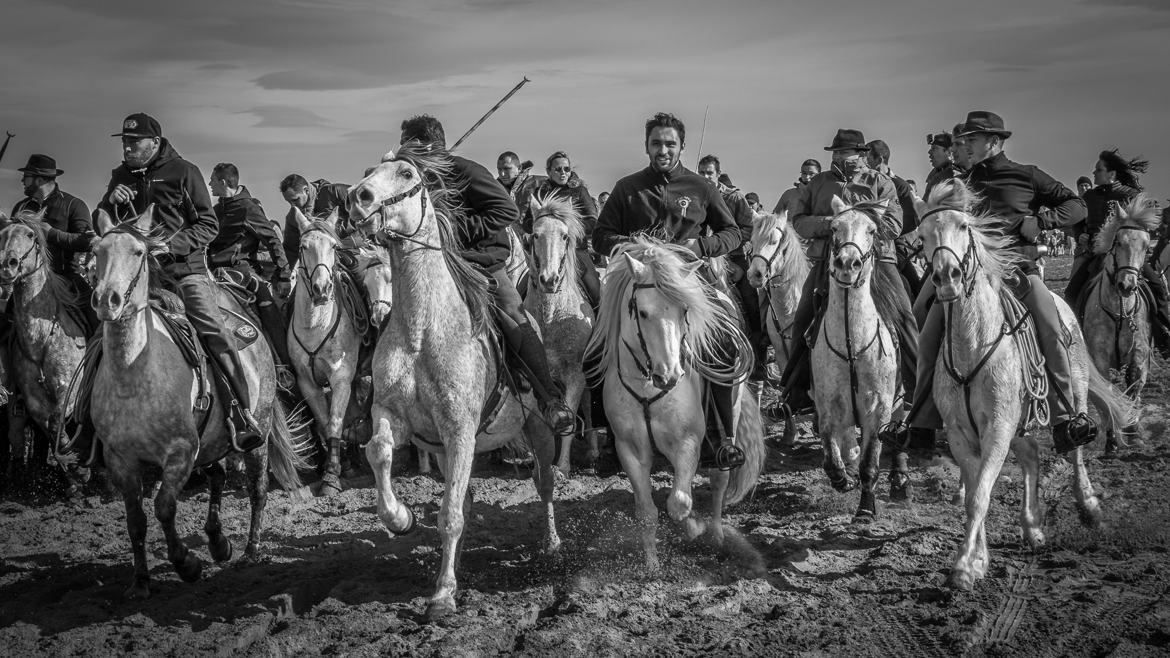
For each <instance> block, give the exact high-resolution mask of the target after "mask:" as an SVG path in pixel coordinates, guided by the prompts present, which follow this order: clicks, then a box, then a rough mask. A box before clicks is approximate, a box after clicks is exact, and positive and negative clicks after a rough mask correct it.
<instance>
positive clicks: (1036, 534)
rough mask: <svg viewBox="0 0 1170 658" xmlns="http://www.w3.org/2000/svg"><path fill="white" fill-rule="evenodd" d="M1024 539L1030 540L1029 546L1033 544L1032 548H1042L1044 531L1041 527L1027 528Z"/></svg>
mask: <svg viewBox="0 0 1170 658" xmlns="http://www.w3.org/2000/svg"><path fill="white" fill-rule="evenodd" d="M1024 540H1025V541H1027V542H1028V546H1031V547H1032V548H1040V547H1041V546H1043V545H1044V531H1043V530H1041V529H1040V528H1032V529H1030V530H1025V531H1024Z"/></svg>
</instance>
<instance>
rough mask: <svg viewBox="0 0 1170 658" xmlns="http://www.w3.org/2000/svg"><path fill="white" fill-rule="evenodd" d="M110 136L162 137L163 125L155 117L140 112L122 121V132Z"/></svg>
mask: <svg viewBox="0 0 1170 658" xmlns="http://www.w3.org/2000/svg"><path fill="white" fill-rule="evenodd" d="M110 137H162V126H160V125H159V124H158V121H157V120H156V119H155V118H154V117H152V116H150V115H149V114H146V113H145V112H139V113H138V114H131V115H130V116H128V117H126V119H125V120H124V121H123V122H122V132H120V133H114V134H113V135H110Z"/></svg>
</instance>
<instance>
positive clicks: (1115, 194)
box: [1072, 183, 1141, 241]
mask: <svg viewBox="0 0 1170 658" xmlns="http://www.w3.org/2000/svg"><path fill="white" fill-rule="evenodd" d="M1139 193H1141V190H1140V189H1138V188H1135V187H1129V186H1127V185H1122V184H1121V183H1116V184H1113V185H1099V186H1097V187H1094V188H1093V189H1091V190H1089V191H1088V192H1085V197H1084V199H1085V211H1086V215H1085V221H1084V222H1079V223H1077V224H1075V225H1074V226H1073V227H1072V231H1073V237H1077V238H1079V237H1080V236H1081V234H1082V233H1087V234H1088V235H1089V240H1090V241H1092V240H1094V239H1096V237H1097V233H1099V232H1100V231H1101V227H1103V226H1105V222H1106V220H1108V219H1109V202H1110V201H1116V202H1117V203H1119V204H1121V205H1122V206H1125V205H1126V204H1127V203H1129V201H1130V199H1133V198H1134V197H1135V196H1137V195H1138V194H1139Z"/></svg>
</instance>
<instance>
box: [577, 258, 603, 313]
mask: <svg viewBox="0 0 1170 658" xmlns="http://www.w3.org/2000/svg"><path fill="white" fill-rule="evenodd" d="M576 251H577V253H576V256H577V263H578V264H579V266H578V268H577V271H578V272H579V273H580V276H579V277H578V279H577V280H578V281H579V282H580V283H581V291H582V292H584V293H585V301H586V302H588V303H589V308H591V309H593V317H595V318H596V317H597V312H598V309H599V308H601V277H600V276H599V275H598V274H597V268H596V267H595V266H594V265H593V259H592V258H590V257H589V252H588V251H586V250H585V249H577V250H576Z"/></svg>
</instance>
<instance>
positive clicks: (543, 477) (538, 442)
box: [468, 415, 568, 555]
mask: <svg viewBox="0 0 1170 658" xmlns="http://www.w3.org/2000/svg"><path fill="white" fill-rule="evenodd" d="M524 433H525V434H527V435H528V444H529V445H531V446H532V458H533V460H535V461H534V468H533V469H532V481H533V484H535V485H536V492H537V494H539V495H540V502H541V504H542V505H544V515H545V522H546V525H545V531H544V551H545V553H548V554H550V555H555V554H557V553H559V552H560V550H561V537H560V535H558V534H557V523H556V514H555V513H554V511H553V488H554V486H555V485H556V472H555V471H554V469H553V464H552V460H553V453H554V451H555V450H556V446H555V445H554V443H553V442H554V441H556V437H555V436H553V435H552V432H551V430H550V429H549V428H548V426H547V425H546V424H545V422H544V419H542V418H537V417H536V416H534V415H530V416H528V418H526V419H525V421H524ZM565 450H566V451H565V452H563V453H562V455H567V454H568V451H567V450H568V449H567V448H566V449H565ZM562 460H563V461H564V462H565V463H566V465H567V464H568V459H567V458H564V457H562ZM565 472H567V471H565ZM468 495H469V496H470V489H468Z"/></svg>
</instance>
